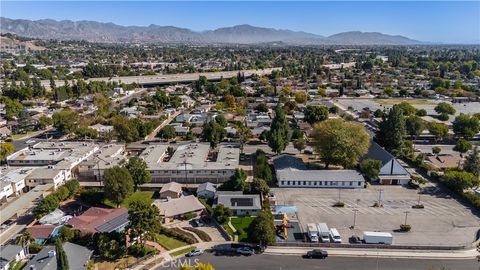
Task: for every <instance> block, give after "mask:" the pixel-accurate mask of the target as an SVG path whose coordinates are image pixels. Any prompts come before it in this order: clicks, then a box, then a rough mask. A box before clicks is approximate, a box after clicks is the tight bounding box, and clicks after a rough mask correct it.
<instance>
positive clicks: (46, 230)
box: [27, 224, 61, 244]
mask: <svg viewBox="0 0 480 270" xmlns="http://www.w3.org/2000/svg"><path fill="white" fill-rule="evenodd" d="M60 227H61V226H58V225H53V224H45V225H33V226H30V227H27V232H29V233H30V234H31V235H32V237H33V239H34V241H35V243H37V244H44V243H45V242H47V241H48V240H50V239H54V238H55V237H57V235H58V234H59V233H60Z"/></svg>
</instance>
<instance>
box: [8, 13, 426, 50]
mask: <svg viewBox="0 0 480 270" xmlns="http://www.w3.org/2000/svg"><path fill="white" fill-rule="evenodd" d="M0 31H1V32H2V33H12V34H16V35H18V36H24V37H31V38H38V39H58V40H87V41H90V42H106V43H117V42H124V43H132V42H133V43H197V44H202V43H203V44H213V43H233V44H257V43H270V42H281V43H282V44H286V45H328V44H332V45H334V44H335V45H407V44H408V45H410V44H420V43H421V42H419V41H416V40H412V39H409V38H407V37H403V36H392V35H386V34H382V33H362V32H345V33H339V34H335V35H332V36H329V37H324V36H321V35H315V34H310V33H305V32H295V31H291V30H278V29H273V28H263V27H255V26H251V25H246V24H244V25H237V26H232V27H222V28H218V29H215V30H209V31H204V32H195V31H192V30H190V29H186V28H179V27H174V26H158V25H153V24H152V25H149V26H121V25H116V24H113V23H101V22H95V21H77V22H74V21H69V20H65V21H55V20H50V19H45V20H37V21H31V20H21V19H18V20H14V19H8V18H5V17H0Z"/></svg>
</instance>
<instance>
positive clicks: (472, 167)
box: [463, 146, 480, 177]
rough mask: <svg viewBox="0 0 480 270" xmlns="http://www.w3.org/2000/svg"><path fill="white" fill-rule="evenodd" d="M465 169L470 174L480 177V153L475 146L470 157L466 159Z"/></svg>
mask: <svg viewBox="0 0 480 270" xmlns="http://www.w3.org/2000/svg"><path fill="white" fill-rule="evenodd" d="M463 169H464V170H465V171H467V172H469V173H473V174H474V175H475V176H477V177H480V151H479V149H478V146H475V148H473V150H472V152H471V153H470V155H468V157H467V158H466V159H465V163H464V164H463Z"/></svg>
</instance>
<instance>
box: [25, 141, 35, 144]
mask: <svg viewBox="0 0 480 270" xmlns="http://www.w3.org/2000/svg"><path fill="white" fill-rule="evenodd" d="M26 143H27V144H32V143H35V140H28V141H26Z"/></svg>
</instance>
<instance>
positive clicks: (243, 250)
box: [237, 247, 255, 256]
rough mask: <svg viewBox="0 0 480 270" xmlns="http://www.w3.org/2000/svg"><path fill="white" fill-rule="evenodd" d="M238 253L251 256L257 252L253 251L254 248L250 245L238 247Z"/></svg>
mask: <svg viewBox="0 0 480 270" xmlns="http://www.w3.org/2000/svg"><path fill="white" fill-rule="evenodd" d="M237 253H240V254H242V255H245V256H250V255H253V254H254V253H255V252H254V251H253V249H251V248H249V247H241V248H237Z"/></svg>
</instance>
